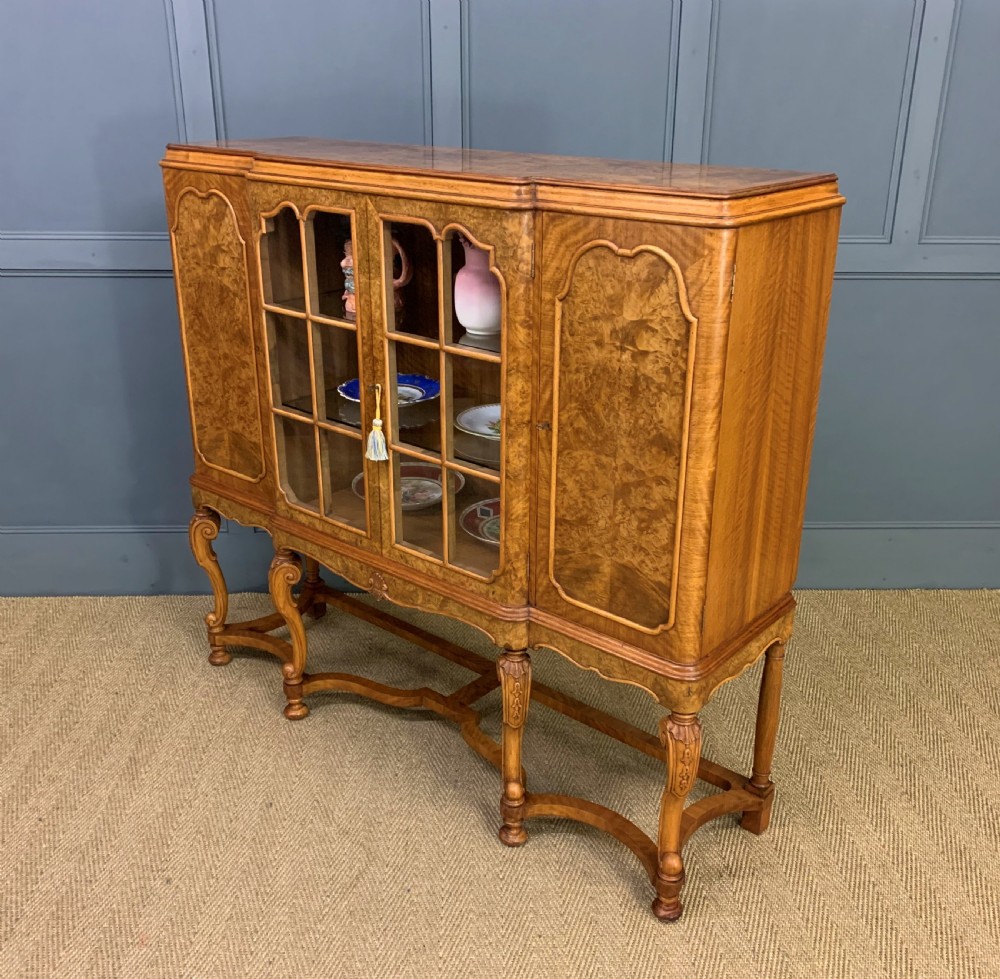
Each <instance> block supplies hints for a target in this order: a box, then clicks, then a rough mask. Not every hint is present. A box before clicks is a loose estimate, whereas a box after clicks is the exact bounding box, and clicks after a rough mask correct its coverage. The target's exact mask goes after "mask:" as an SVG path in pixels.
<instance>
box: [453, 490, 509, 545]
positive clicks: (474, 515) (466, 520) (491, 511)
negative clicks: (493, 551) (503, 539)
mask: <svg viewBox="0 0 1000 979" xmlns="http://www.w3.org/2000/svg"><path fill="white" fill-rule="evenodd" d="M458 523H459V526H460V527H461V528H462V530H464V531H465V532H466V533H467V534H469V535H470V536H472V537H475V538H476V540H481V541H484V542H485V543H487V544H496V545H499V544H500V500H499V499H493V500H480V501H479V502H478V503H473V504H472V506H470V507H466V508H465V509H464V510H463V511H462V514H461V516H460V517H459V518H458Z"/></svg>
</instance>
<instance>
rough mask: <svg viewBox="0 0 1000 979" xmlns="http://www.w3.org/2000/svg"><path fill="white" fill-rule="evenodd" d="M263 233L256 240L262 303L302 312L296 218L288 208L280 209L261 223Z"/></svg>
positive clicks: (300, 244) (299, 242)
mask: <svg viewBox="0 0 1000 979" xmlns="http://www.w3.org/2000/svg"><path fill="white" fill-rule="evenodd" d="M264 231H265V233H264V235H263V236H262V237H261V239H260V265H261V277H262V279H263V282H264V302H266V303H269V304H270V305H272V306H284V307H286V308H287V309H297V310H299V311H300V312H302V311H304V310H305V308H306V303H305V289H303V287H302V239H301V238H300V236H299V219H298V218H297V217H296V216H295V212H294V211H293V210H292V209H291V208H290V207H283V208H282V209H281V210H280V211H278V213H277V214H275V215H274V217H270V218H267V219H266V220H265V222H264Z"/></svg>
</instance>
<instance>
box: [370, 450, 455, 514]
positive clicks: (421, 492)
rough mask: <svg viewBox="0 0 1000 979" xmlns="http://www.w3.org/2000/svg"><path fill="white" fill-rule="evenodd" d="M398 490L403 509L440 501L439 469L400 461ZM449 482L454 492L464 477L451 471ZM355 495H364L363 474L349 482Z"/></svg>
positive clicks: (415, 508) (412, 508)
mask: <svg viewBox="0 0 1000 979" xmlns="http://www.w3.org/2000/svg"><path fill="white" fill-rule="evenodd" d="M399 483H400V486H399V490H400V494H401V495H402V498H403V499H402V506H403V510H405V511H406V512H407V513H409V512H410V511H411V510H424V509H426V508H427V507H432V506H435V505H436V504H438V503H440V502H441V495H442V493H441V489H442V487H441V469H440V468H439V467H438V466H431V465H428V464H427V463H424V462H401V463H400V464H399ZM451 483H452V487H453V488H454V490H455V492H456V493H460V492H461V491H462V488H463V487H464V486H465V477H464V476H463V475H462V474H461V473H458V472H452V474H451ZM351 489H353V490H354V494H355V496H360V497H361V499H364V497H365V474H364V473H358V474H357V476H355V477H354V481H353V482H352V483H351Z"/></svg>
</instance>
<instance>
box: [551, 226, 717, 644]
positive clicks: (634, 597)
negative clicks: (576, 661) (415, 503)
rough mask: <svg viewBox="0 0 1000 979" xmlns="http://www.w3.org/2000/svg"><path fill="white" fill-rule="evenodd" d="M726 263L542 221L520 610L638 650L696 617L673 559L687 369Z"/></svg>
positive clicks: (685, 232) (713, 242) (711, 253)
mask: <svg viewBox="0 0 1000 979" xmlns="http://www.w3.org/2000/svg"><path fill="white" fill-rule="evenodd" d="M726 262H727V257H726V255H725V253H724V249H723V248H722V239H721V237H720V236H719V233H718V232H712V231H702V230H700V229H693V228H685V229H679V228H672V227H663V226H658V225H654V224H643V223H641V222H629V221H613V220H607V219H588V218H585V217H563V216H559V215H546V217H545V222H544V232H543V244H542V269H541V271H542V283H541V326H542V337H541V343H542V347H541V370H540V381H541V385H540V397H539V406H538V421H539V422H540V425H541V429H540V437H539V453H538V473H537V484H538V487H539V497H538V500H537V504H538V509H539V522H538V535H537V540H536V552H537V559H538V560H537V572H536V574H535V601H536V604H537V605H539V607H541V608H543V609H545V610H547V611H551V612H555V613H557V614H558V615H560V616H561V617H563V618H565V619H568V620H570V621H574V622H578V623H580V624H583V625H586V626H589V627H591V628H593V629H595V630H597V631H601V632H604V633H609V634H611V635H612V636H615V637H616V638H621V639H623V640H625V641H628V642H631V643H634V644H636V645H639V646H642V647H644V648H648V649H660V650H662V649H663V648H664V646H665V644H670V643H672V641H673V639H672V638H671V637H670V634H671V632H672V631H673V630H674V627H675V625H677V624H678V622H679V618H680V619H684V620H685V621H684V622H683V623H681V624H682V625H683V626H685V627H690V626H691V625H692V618H693V617H692V614H691V613H692V610H693V606H694V605H695V604H697V597H696V596H692V594H691V593H690V589H688V595H686V596H685V595H682V594H681V589H680V584H679V583H680V582H681V580H682V576H681V568H682V565H683V567H684V571H685V574H684V576H683V580H684V581H685V588H686V589H687V587H688V586H687V582H688V580H689V577H690V574H689V572H690V570H691V568H692V567H697V566H698V564H699V555H698V554H697V551H696V549H692V548H691V547H689V548H688V551H689V553H688V554H685V552H684V549H683V548H682V544H683V543H684V542H685V541H687V542H688V544H691V543H692V541H693V539H694V538H693V537H689V535H687V533H686V530H687V527H688V522H687V518H686V514H685V506H686V501H687V498H688V494H687V492H686V490H687V488H688V487H687V483H688V478H689V470H690V463H691V459H692V454H691V452H690V451H689V448H690V442H691V436H692V424H693V423H696V422H697V421H698V419H697V418H696V417H695V416H694V414H693V413H694V411H695V407H696V405H695V377H696V371H695V365H696V363H697V362H698V361H699V358H701V360H702V361H703V362H704V361H706V360H710V359H711V357H712V356H714V355H715V351H716V349H717V342H716V338H717V334H718V332H719V330H718V326H719V325H720V322H719V320H720V307H721V305H722V299H723V296H722V286H723V282H724V279H725V274H726V268H725V266H726ZM726 298H727V297H726ZM704 314H707V315H704ZM703 316H704V318H705V319H706V321H707V326H708V332H709V344H708V347H707V351H708V354H709V356H708V358H705V357H703V356H702V353H701V350H700V346H701V333H702V324H701V319H702V317H703ZM707 407H708V402H707V401H706V400H705V399H704V398H703V399H702V401H701V402H700V403H699V408H700V409H701V410H702V411H704V409H705V408H707ZM695 434H696V442H697V444H696V446H695V448H696V452H695V462H696V464H697V466H696V468H697V473H696V483H698V484H699V485H701V484H703V482H704V475H705V470H704V467H703V466H702V465H700V462H701V453H702V452H703V451H704V450H705V449H707V445H706V439H705V437H704V436H705V434H706V433H704V432H703V431H702V430H701V429H700V428H699V429H697V431H696V433H695ZM703 516H704V514H703V513H702V512H698V511H697V508H696V513H695V517H694V522H695V523H696V524H697V523H699V522H700V521H701V519H702V518H703ZM692 553H693V564H692V557H691V554H692ZM702 557H703V556H702ZM692 598H693V599H694V600H693V601H692ZM682 631H684V630H682Z"/></svg>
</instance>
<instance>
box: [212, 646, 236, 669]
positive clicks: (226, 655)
mask: <svg viewBox="0 0 1000 979" xmlns="http://www.w3.org/2000/svg"><path fill="white" fill-rule="evenodd" d="M232 658H233V656H232V653H230V652H229V650H228V649H226V647H225V646H213V647H212V651H211V652H210V653H209V654H208V661H209V663H211V664H212V666H225V665H226V663H228V662H229V661H230V660H231V659H232Z"/></svg>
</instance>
